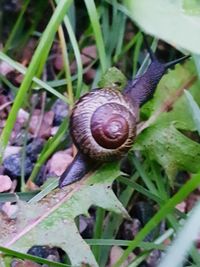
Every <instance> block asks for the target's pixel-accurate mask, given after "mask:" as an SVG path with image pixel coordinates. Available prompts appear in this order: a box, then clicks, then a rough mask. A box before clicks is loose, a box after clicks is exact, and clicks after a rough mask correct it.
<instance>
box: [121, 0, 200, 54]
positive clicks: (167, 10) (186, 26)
mask: <svg viewBox="0 0 200 267" xmlns="http://www.w3.org/2000/svg"><path fill="white" fill-rule="evenodd" d="M189 1H190V0H189ZM124 2H125V4H126V6H127V7H128V10H129V13H130V14H131V17H132V19H133V20H134V21H135V22H136V23H137V24H138V25H139V26H140V27H141V28H142V29H143V30H145V32H147V33H149V34H151V35H154V36H156V37H157V38H159V39H163V40H165V41H166V42H168V43H170V44H173V45H175V46H178V47H181V48H184V49H187V50H189V51H191V52H193V53H196V54H200V46H199V43H200V34H199V31H200V17H199V16H189V15H187V14H186V13H185V12H184V10H183V8H182V0H176V1H171V0H165V1H163V0H140V1H137V0H125V1H124ZM190 2H191V1H190ZM196 2H197V1H196ZM185 4H186V3H184V6H185ZM198 6H199V4H198ZM190 7H191V4H190ZM187 10H188V9H187ZM190 10H191V9H190Z"/></svg>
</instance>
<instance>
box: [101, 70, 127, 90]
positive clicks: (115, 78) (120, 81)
mask: <svg viewBox="0 0 200 267" xmlns="http://www.w3.org/2000/svg"><path fill="white" fill-rule="evenodd" d="M126 83H127V79H126V77H125V76H124V74H123V73H122V72H121V71H120V70H119V69H117V68H115V67H112V68H109V69H108V71H107V72H106V73H105V74H104V75H103V77H102V78H101V81H100V82H99V86H100V87H115V86H116V85H117V87H118V89H119V90H122V89H123V88H124V87H125V85H126Z"/></svg>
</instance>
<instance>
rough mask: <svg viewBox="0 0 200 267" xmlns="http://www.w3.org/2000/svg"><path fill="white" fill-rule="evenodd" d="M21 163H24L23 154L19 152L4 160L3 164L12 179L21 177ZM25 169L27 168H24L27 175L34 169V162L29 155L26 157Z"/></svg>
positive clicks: (5, 171)
mask: <svg viewBox="0 0 200 267" xmlns="http://www.w3.org/2000/svg"><path fill="white" fill-rule="evenodd" d="M21 165H22V159H21V155H20V154H19V153H18V154H14V155H11V156H9V157H7V158H6V159H5V160H4V162H3V166H4V168H5V170H4V173H5V174H7V175H9V176H10V178H11V179H15V178H18V177H21ZM24 169H25V170H24V172H25V177H27V176H28V175H30V174H31V172H32V169H33V163H32V161H31V160H30V158H29V157H26V159H25V168H24Z"/></svg>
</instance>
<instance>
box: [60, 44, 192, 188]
mask: <svg viewBox="0 0 200 267" xmlns="http://www.w3.org/2000/svg"><path fill="white" fill-rule="evenodd" d="M145 42H146V41H145ZM146 46H147V49H148V52H149V55H150V59H151V63H150V65H149V66H148V68H147V70H146V72H145V73H144V74H143V75H141V76H138V77H136V78H135V79H133V80H131V81H129V82H128V83H127V85H126V87H125V88H124V90H123V91H122V92H120V91H119V90H117V89H116V88H114V87H107V88H97V89H93V90H91V91H90V92H89V93H86V94H85V95H83V96H82V97H81V98H80V99H79V100H78V101H77V102H76V104H75V106H74V108H73V110H72V113H71V117H70V134H71V137H72V140H73V142H74V144H75V146H76V147H77V149H78V153H77V155H76V156H75V158H74V160H73V161H72V163H71V164H70V165H69V166H68V168H67V169H66V170H65V171H64V173H63V174H62V175H61V177H60V180H59V187H60V188H62V187H63V186H66V185H69V184H71V183H73V182H75V181H78V180H80V179H81V178H82V177H83V176H84V175H85V174H87V173H88V172H89V171H90V170H92V169H93V168H95V166H96V165H97V164H98V163H99V162H105V161H109V160H113V159H116V158H120V157H122V156H123V155H124V154H126V153H127V152H128V150H129V149H130V148H131V146H132V144H133V143H134V140H135V138H136V123H137V121H138V116H139V108H140V107H141V106H142V105H143V104H144V103H146V102H147V101H148V100H149V99H151V98H152V97H153V94H154V91H155V89H156V86H157V84H158V82H159V81H160V79H161V78H162V76H163V75H164V74H165V72H166V71H167V69H168V68H170V67H172V66H174V65H175V64H177V63H179V62H181V61H183V60H185V59H187V58H188V57H189V56H183V57H182V58H180V59H177V60H174V61H171V62H169V63H161V62H159V61H158V60H157V58H156V57H155V55H154V54H153V52H152V51H151V49H150V48H149V47H148V45H147V44H146Z"/></svg>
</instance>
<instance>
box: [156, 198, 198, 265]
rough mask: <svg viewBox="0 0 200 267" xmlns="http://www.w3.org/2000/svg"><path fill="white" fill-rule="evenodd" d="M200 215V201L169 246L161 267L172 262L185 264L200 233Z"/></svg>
mask: <svg viewBox="0 0 200 267" xmlns="http://www.w3.org/2000/svg"><path fill="white" fill-rule="evenodd" d="M199 217H200V202H198V203H197V205H196V206H195V207H194V209H193V210H192V212H191V213H190V215H189V216H188V219H187V220H186V222H185V224H184V226H183V227H182V229H181V230H180V232H179V233H178V236H177V238H176V239H175V241H174V242H173V244H172V245H171V246H170V247H169V249H168V252H167V253H166V255H165V257H164V258H163V260H161V263H160V264H159V267H168V266H170V264H171V262H173V264H174V266H183V263H184V261H185V259H186V255H187V253H188V251H189V249H190V248H191V246H192V244H193V243H194V242H195V240H197V238H198V234H199V233H200V225H199V224H198V223H197V222H198V220H199Z"/></svg>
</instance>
